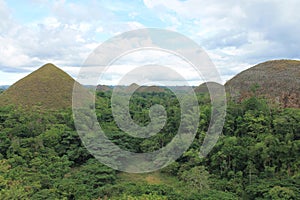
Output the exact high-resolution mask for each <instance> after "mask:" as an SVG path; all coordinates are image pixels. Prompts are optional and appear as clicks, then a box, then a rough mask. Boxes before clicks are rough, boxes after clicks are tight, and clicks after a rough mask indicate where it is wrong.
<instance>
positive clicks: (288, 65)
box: [225, 60, 300, 108]
mask: <svg viewBox="0 0 300 200" xmlns="http://www.w3.org/2000/svg"><path fill="white" fill-rule="evenodd" d="M225 87H226V91H227V92H228V93H229V94H230V96H231V97H232V98H233V99H235V100H238V101H240V100H242V99H245V98H247V97H249V96H251V95H256V96H264V97H265V98H267V99H269V100H271V102H275V103H277V104H280V105H281V106H282V107H294V108H300V61H297V60H272V61H267V62H264V63H260V64H258V65H255V66H254V67H251V68H249V69H247V70H245V71H243V72H241V73H239V74H238V75H236V76H235V77H233V78H232V79H231V80H229V81H228V82H227V83H226V84H225Z"/></svg>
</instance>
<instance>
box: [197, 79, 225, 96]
mask: <svg viewBox="0 0 300 200" xmlns="http://www.w3.org/2000/svg"><path fill="white" fill-rule="evenodd" d="M208 86H209V88H210V89H211V92H215V91H216V90H217V89H219V88H222V85H221V84H219V83H216V82H205V83H202V84H200V85H199V86H197V87H195V88H194V91H195V93H208V92H209V91H208Z"/></svg>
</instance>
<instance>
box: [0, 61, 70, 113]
mask: <svg viewBox="0 0 300 200" xmlns="http://www.w3.org/2000/svg"><path fill="white" fill-rule="evenodd" d="M74 83H75V80H74V79H73V78H72V77H70V76H69V75H68V74H67V73H65V72H64V71H62V70H61V69H59V68H58V67H56V66H55V65H53V64H46V65H44V66H42V67H41V68H39V69H38V70H36V71H34V72H33V73H31V74H30V75H28V76H26V77H25V78H23V79H21V80H19V81H18V82H16V83H15V84H14V85H12V86H11V87H10V88H9V89H7V90H6V91H5V92H3V93H2V94H1V95H0V106H3V105H8V104H14V105H18V106H22V107H26V108H32V107H36V106H38V107H40V108H43V109H62V108H67V107H71V105H72V91H73V86H74Z"/></svg>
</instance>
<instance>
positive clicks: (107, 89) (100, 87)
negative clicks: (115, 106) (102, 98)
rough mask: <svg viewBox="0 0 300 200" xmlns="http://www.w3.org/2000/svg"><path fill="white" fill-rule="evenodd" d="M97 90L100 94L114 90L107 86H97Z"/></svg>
mask: <svg viewBox="0 0 300 200" xmlns="http://www.w3.org/2000/svg"><path fill="white" fill-rule="evenodd" d="M96 90H97V91H99V92H108V91H112V88H111V87H109V86H107V85H97V87H96Z"/></svg>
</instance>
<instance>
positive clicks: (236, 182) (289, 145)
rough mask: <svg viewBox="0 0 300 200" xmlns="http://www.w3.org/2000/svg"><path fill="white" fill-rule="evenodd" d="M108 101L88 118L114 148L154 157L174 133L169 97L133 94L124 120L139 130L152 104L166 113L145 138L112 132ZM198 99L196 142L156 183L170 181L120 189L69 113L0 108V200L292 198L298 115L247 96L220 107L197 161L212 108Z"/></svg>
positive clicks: (176, 115) (173, 104)
mask: <svg viewBox="0 0 300 200" xmlns="http://www.w3.org/2000/svg"><path fill="white" fill-rule="evenodd" d="M110 97H111V92H110V91H108V92H98V93H97V99H96V114H97V118H98V121H99V123H100V125H101V127H102V128H103V130H104V131H105V133H106V134H107V137H108V138H110V139H111V140H112V141H113V142H114V143H115V144H117V145H118V146H119V147H120V148H122V149H125V150H129V151H132V152H137V153H143V152H153V151H155V150H157V149H160V148H161V147H163V146H165V145H167V144H168V143H169V142H170V141H171V140H172V139H173V137H174V136H175V135H176V134H177V130H178V127H179V124H180V118H181V113H180V106H179V102H178V100H177V99H176V97H175V96H174V94H173V93H172V92H164V93H155V92H152V93H147V92H139V93H135V94H134V95H133V97H132V98H131V100H130V114H131V117H132V119H133V120H134V122H135V123H137V124H139V125H141V126H146V125H147V124H149V123H150V117H149V108H150V107H151V106H152V105H154V104H161V105H163V106H164V107H165V110H166V113H167V116H168V119H167V122H166V124H165V126H164V127H163V129H162V130H161V131H160V132H159V133H158V134H156V135H155V136H153V137H150V138H147V139H140V138H133V137H131V136H129V135H128V134H127V133H124V132H123V131H122V130H120V129H119V128H118V126H117V125H116V124H115V122H114V120H113V116H112V113H111V106H110ZM198 98H199V102H200V104H201V105H200V109H201V112H200V116H199V117H200V119H199V127H198V131H197V135H196V137H195V140H194V141H193V143H192V145H191V147H190V148H189V149H188V150H187V151H186V152H185V153H184V154H183V155H182V156H181V157H180V158H178V159H177V160H176V162H173V163H172V164H171V165H169V166H167V167H165V168H164V169H162V170H161V171H160V173H159V174H160V175H159V176H161V177H163V176H171V177H172V178H173V179H172V181H168V182H159V181H152V182H151V181H149V182H147V181H146V182H145V181H140V180H137V179H134V177H132V179H130V178H129V179H126V180H125V179H122V176H121V175H120V174H119V173H118V172H116V171H115V170H112V169H110V168H108V167H106V166H104V165H103V164H101V163H99V162H98V161H97V160H95V159H94V158H93V156H91V155H90V154H89V152H88V151H87V150H86V148H85V147H84V146H83V144H82V143H81V140H80V138H79V136H78V134H77V132H76V130H75V127H74V122H73V120H72V112H71V111H70V110H68V109H66V110H60V111H43V112H35V111H30V110H24V109H21V108H18V107H13V106H7V107H0V199H180V200H181V199H239V198H242V199H300V196H299V194H300V190H299V188H300V181H299V180H300V179H299V177H300V171H299V168H300V157H299V151H300V141H299V139H300V135H299V134H300V110H299V109H291V108H286V109H283V108H276V107H270V106H269V105H268V104H267V103H266V101H265V100H263V99H260V98H256V97H252V98H249V99H247V100H245V101H243V102H241V103H234V102H229V106H228V112H227V116H226V121H225V124H224V129H223V134H222V135H221V136H220V138H219V140H218V142H217V144H216V145H215V146H214V148H213V150H212V151H211V152H210V154H209V155H208V156H207V157H205V158H200V157H199V149H200V146H201V144H202V142H203V139H204V137H205V135H206V131H207V129H208V125H209V122H210V116H211V106H210V105H209V101H208V98H207V96H205V95H198ZM188 117H189V116H187V119H189V121H190V122H191V123H192V122H193V120H194V119H190V118H188ZM187 124H188V123H187ZM184 128H185V129H187V130H188V129H189V128H190V127H189V124H188V125H187V126H186V127H184ZM110 152H111V151H108V152H107V155H108V156H110ZM129 177H130V176H129Z"/></svg>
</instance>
